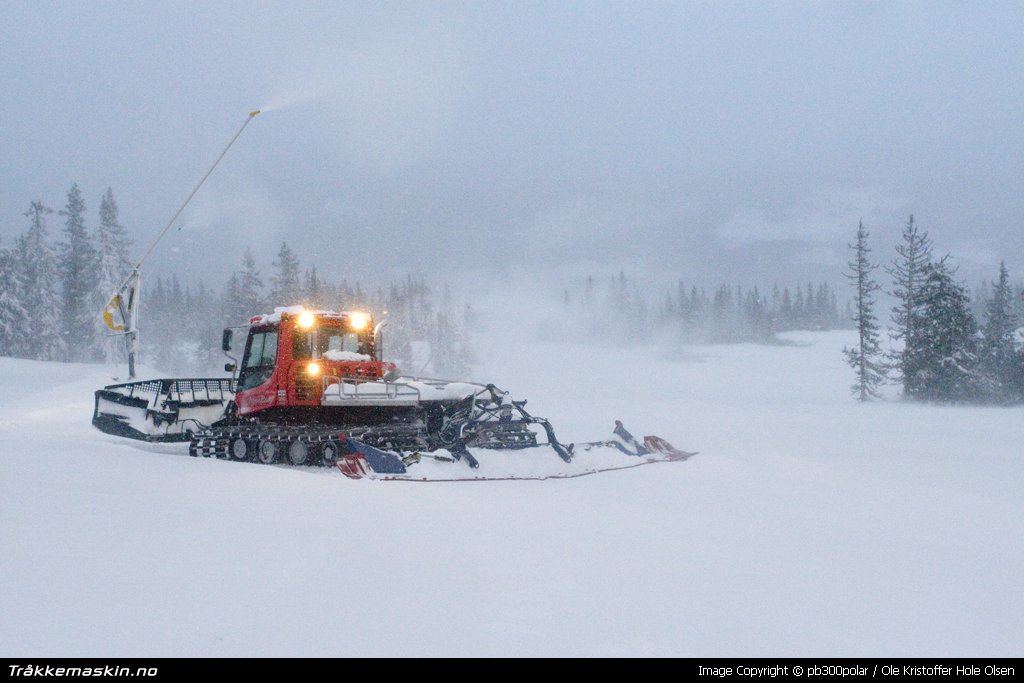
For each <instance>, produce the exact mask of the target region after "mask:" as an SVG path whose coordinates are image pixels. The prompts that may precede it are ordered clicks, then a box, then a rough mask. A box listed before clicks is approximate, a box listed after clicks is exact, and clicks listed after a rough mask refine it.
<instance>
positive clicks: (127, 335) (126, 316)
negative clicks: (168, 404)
mask: <svg viewBox="0 0 1024 683" xmlns="http://www.w3.org/2000/svg"><path fill="white" fill-rule="evenodd" d="M259 113H260V110H259V109H257V110H255V111H251V112H249V116H247V117H246V119H245V123H243V124H242V127H241V128H239V129H238V132H236V133H235V135H234V137H232V138H231V140H229V141H228V144H227V145H226V146H225V147H224V149H223V150H222V151H221V153H220V154H219V155H218V156H217V158H216V159H215V160H214V162H213V164H212V165H211V166H210V169H209V170H208V171H207V172H206V173H205V175H203V177H202V178H200V179H199V182H198V183H196V186H195V187H194V188H192V191H191V192H189V194H188V196H187V197H185V201H184V202H182V203H181V206H179V207H178V210H177V211H175V212H174V215H173V216H171V220H169V221H167V225H165V226H164V229H163V230H161V231H160V234H158V235H157V236H156V239H155V240H153V242H152V243H151V244H150V245H149V248H147V249H146V251H145V253H143V254H142V258H140V259H139V262H138V263H136V264H135V267H134V268H132V273H131V275H129V276H128V278H127V279H126V280H125V281H124V284H123V285H121V287H120V289H118V291H117V293H116V294H115V295H114V297H113V298H112V299H111V300H110V303H108V304H107V307H106V308H105V309H104V311H103V321H104V322H105V323H106V325H107V327H109V328H110V329H112V330H114V331H115V332H120V333H122V334H124V339H125V348H126V350H127V352H128V377H129V378H130V379H135V350H136V340H137V339H138V328H137V327H136V322H137V320H136V317H137V311H138V306H139V272H140V270H141V268H142V264H143V262H145V260H146V259H147V258H149V255H150V254H151V253H153V250H154V249H155V248H156V245H157V244H159V242H160V240H162V239H163V238H164V235H166V234H167V232H168V231H169V230H170V229H171V226H172V225H174V222H175V221H176V220H178V216H180V215H181V212H182V211H184V210H185V207H186V206H188V205H189V202H191V201H192V198H193V197H195V196H196V193H197V192H199V188H201V187H202V186H203V183H205V182H206V179H207V178H209V177H210V175H211V174H212V173H213V170H214V169H215V168H217V165H218V164H219V163H220V161H221V159H223V158H224V155H226V154H227V153H228V150H229V149H231V146H232V145H233V144H235V140H237V139H238V136H240V135H241V134H242V131H243V130H245V127H246V126H248V125H249V122H250V121H252V120H253V119H254V118H256V116H257V115H258V114H259ZM126 290H127V293H128V297H127V299H128V300H127V301H125V300H124V299H125V297H123V296H122V293H123V292H125V291H126ZM115 311H116V312H118V313H119V314H120V315H121V320H122V321H123V324H122V325H115V324H113V313H114V312H115Z"/></svg>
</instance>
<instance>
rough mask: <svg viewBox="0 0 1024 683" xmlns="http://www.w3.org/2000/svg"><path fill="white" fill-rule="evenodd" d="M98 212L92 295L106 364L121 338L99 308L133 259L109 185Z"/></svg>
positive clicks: (112, 359)
mask: <svg viewBox="0 0 1024 683" xmlns="http://www.w3.org/2000/svg"><path fill="white" fill-rule="evenodd" d="M99 215H100V223H99V227H98V228H97V229H96V239H95V244H96V260H97V266H96V275H97V285H96V290H95V295H94V297H93V308H94V309H95V310H96V311H97V314H96V316H95V319H96V321H97V328H96V329H97V333H98V334H99V338H100V339H101V340H102V341H101V342H100V343H99V344H98V346H99V348H100V351H101V353H102V358H103V360H104V361H106V362H107V363H112V362H115V361H116V360H117V359H118V358H120V357H121V356H122V354H123V349H124V341H123V339H122V338H121V337H119V336H116V335H112V334H111V333H110V330H109V329H107V327H106V326H105V325H104V324H103V322H102V319H101V318H100V315H99V313H98V311H102V310H103V307H104V306H106V305H107V302H109V301H110V298H111V297H112V296H113V295H114V294H116V293H117V291H118V288H119V287H120V286H121V285H122V284H123V283H124V281H125V279H126V278H127V277H128V275H129V274H130V273H131V269H132V262H131V261H130V260H129V256H128V250H129V249H130V248H131V244H132V241H131V238H129V237H128V231H127V230H125V228H124V226H123V225H121V223H120V220H119V219H118V208H117V202H116V201H115V200H114V192H113V190H111V189H110V188H109V187H108V188H107V191H106V193H105V194H104V195H103V198H102V199H101V200H100V212H99Z"/></svg>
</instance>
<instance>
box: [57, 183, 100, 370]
mask: <svg viewBox="0 0 1024 683" xmlns="http://www.w3.org/2000/svg"><path fill="white" fill-rule="evenodd" d="M60 215H62V216H64V240H63V241H62V242H61V243H60V245H59V246H60V275H61V333H62V334H63V335H64V338H65V340H67V347H68V356H69V358H68V359H69V360H87V359H92V358H94V352H95V337H96V335H95V332H96V318H98V317H99V315H100V312H99V311H98V310H95V309H94V308H93V303H94V301H95V296H96V294H95V290H96V283H97V277H96V276H97V270H96V266H97V260H96V251H95V249H94V248H93V245H92V240H91V239H90V237H89V233H88V231H86V229H85V201H84V200H83V199H82V192H81V190H79V189H78V184H77V183H76V184H74V185H72V186H71V189H70V190H68V201H67V204H66V205H65V206H64V209H63V210H62V211H61V212H60Z"/></svg>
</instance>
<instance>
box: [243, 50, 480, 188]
mask: <svg viewBox="0 0 1024 683" xmlns="http://www.w3.org/2000/svg"><path fill="white" fill-rule="evenodd" d="M304 47H305V49H304V50H301V51H300V52H299V53H298V54H297V56H296V57H295V58H294V60H293V62H292V63H291V64H290V65H288V66H287V67H286V69H285V71H283V72H282V73H281V74H280V75H279V77H278V85H277V86H275V88H274V89H273V90H272V91H271V96H270V97H269V98H268V102H267V104H266V105H265V107H263V109H262V110H263V111H274V110H282V109H289V108H298V107H306V108H311V109H315V112H314V114H313V115H314V116H315V117H316V119H317V121H316V122H315V127H316V128H317V129H319V130H322V131H327V132H328V135H335V136H336V137H335V139H334V140H332V142H333V143H334V144H336V145H338V146H340V147H341V151H342V152H343V153H344V156H345V157H349V158H351V157H352V156H353V155H355V156H356V157H357V161H363V162H366V163H369V164H372V165H374V166H376V167H378V169H380V170H381V171H382V172H384V171H388V170H390V169H393V168H396V167H400V166H403V165H406V164H408V163H411V162H413V161H415V160H417V159H419V158H421V157H422V156H424V155H425V154H427V153H428V152H429V151H430V150H431V149H433V148H434V146H435V145H436V144H437V143H438V141H439V139H440V138H441V136H442V135H443V133H444V128H445V121H449V120H450V119H451V117H450V114H451V112H452V110H453V108H454V102H453V100H454V98H455V97H457V96H458V93H459V92H461V90H462V88H461V87H460V85H459V82H458V80H459V79H458V78H457V74H456V69H455V68H454V65H455V64H456V63H457V62H458V60H456V59H455V58H454V56H453V55H452V54H450V50H449V49H448V48H447V47H446V41H445V40H444V39H443V35H442V36H441V37H440V39H439V36H438V35H436V34H435V33H434V32H430V33H429V34H428V33H427V32H426V31H417V30H408V31H406V32H404V33H393V34H392V35H385V36H380V35H374V36H372V37H366V38H362V39H360V38H356V39H355V40H352V41H350V42H346V43H345V44H344V45H340V46H339V45H336V44H331V45H323V44H318V43H316V42H315V41H314V42H311V44H308V45H306V46H304ZM359 157H361V158H359Z"/></svg>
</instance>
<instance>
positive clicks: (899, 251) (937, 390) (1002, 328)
mask: <svg viewBox="0 0 1024 683" xmlns="http://www.w3.org/2000/svg"><path fill="white" fill-rule="evenodd" d="M869 236H870V233H869V232H868V231H867V230H866V229H865V228H864V224H863V223H861V224H860V225H859V226H858V228H857V233H856V238H855V240H854V242H852V243H851V244H850V250H851V252H852V256H851V260H850V262H849V264H848V268H849V272H847V273H845V275H846V277H847V278H848V279H849V280H850V281H851V283H852V285H853V288H854V291H855V312H854V316H853V319H854V322H855V324H856V327H857V331H858V343H857V345H856V346H855V347H853V348H847V349H844V354H845V356H846V360H847V363H848V364H849V365H850V366H851V367H852V368H853V369H854V372H855V374H856V379H855V381H854V383H853V385H852V387H851V390H852V392H853V394H854V396H855V397H856V398H857V399H858V400H861V401H867V400H870V399H872V398H878V396H879V387H880V386H881V385H883V384H885V383H886V382H895V383H897V384H899V385H900V386H901V387H902V392H903V396H904V397H905V398H908V399H914V400H922V401H934V402H941V403H996V404H1012V403H1020V402H1024V337H1022V335H1021V331H1020V328H1019V326H1020V325H1021V323H1022V317H1021V315H1022V312H1024V288H1022V287H1019V286H1018V287H1014V286H1012V285H1011V284H1010V276H1009V272H1008V271H1007V268H1006V264H1005V263H1000V265H999V274H998V277H997V278H996V280H995V281H994V282H993V284H992V285H991V286H990V289H989V290H988V291H985V292H982V293H980V297H981V299H982V301H983V304H984V305H983V307H982V310H983V315H982V318H981V321H980V322H979V320H978V318H977V317H976V315H975V313H974V310H973V309H974V308H975V306H972V301H971V296H970V293H969V291H968V290H967V288H966V287H965V286H964V285H963V284H962V283H960V282H958V281H957V280H956V278H955V273H956V268H955V266H954V265H953V259H952V257H951V256H950V255H949V254H946V255H944V256H942V257H941V258H935V256H934V254H933V243H932V240H931V238H930V237H929V236H928V233H927V232H926V231H922V230H921V229H920V228H919V227H918V226H917V224H916V223H915V221H914V217H913V216H910V218H909V220H908V221H907V224H906V225H905V227H904V228H903V232H902V234H901V242H900V243H899V244H898V245H897V246H896V255H895V256H894V257H893V258H892V260H891V262H890V263H888V264H887V265H886V266H885V268H884V270H885V272H886V273H887V274H888V275H889V277H890V278H891V289H890V290H889V291H888V293H889V294H890V295H891V296H892V297H893V299H895V301H896V305H895V306H894V307H893V308H892V311H891V317H890V322H889V326H888V328H887V330H888V335H889V337H890V338H891V339H892V340H893V341H894V342H895V344H894V348H893V349H892V350H890V351H885V350H883V348H882V343H881V337H882V327H881V322H880V321H879V319H878V314H877V313H876V308H877V303H878V302H877V295H878V293H879V292H883V291H885V290H883V287H882V285H881V284H880V283H879V282H878V281H877V280H876V279H875V272H876V271H877V269H878V264H877V263H875V262H873V261H872V260H871V258H870V253H871V249H870V247H869V246H868V237H869Z"/></svg>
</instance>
